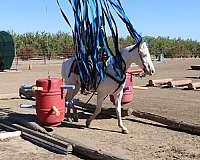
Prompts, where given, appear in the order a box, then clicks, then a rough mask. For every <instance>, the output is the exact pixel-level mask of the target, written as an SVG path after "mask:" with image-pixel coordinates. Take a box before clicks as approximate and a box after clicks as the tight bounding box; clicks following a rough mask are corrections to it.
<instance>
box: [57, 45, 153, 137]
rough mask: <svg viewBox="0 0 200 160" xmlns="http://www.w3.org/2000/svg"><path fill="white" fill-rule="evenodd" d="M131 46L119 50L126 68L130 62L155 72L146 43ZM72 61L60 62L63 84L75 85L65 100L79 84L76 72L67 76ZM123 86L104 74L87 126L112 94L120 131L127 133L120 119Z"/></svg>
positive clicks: (150, 72) (146, 72) (73, 92)
mask: <svg viewBox="0 0 200 160" xmlns="http://www.w3.org/2000/svg"><path fill="white" fill-rule="evenodd" d="M133 47H134V46H129V47H126V48H123V49H121V50H120V53H121V55H122V57H123V59H124V61H125V63H126V69H128V68H129V67H130V65H131V63H135V64H137V65H138V66H140V67H141V68H142V69H143V70H144V73H145V74H148V75H152V74H153V73H154V72H155V68H154V65H153V63H152V60H151V56H150V53H149V50H148V47H147V45H146V43H145V42H141V43H140V44H139V45H138V47H135V48H134V49H132V48H133ZM73 61H74V58H70V59H66V60H64V62H63V64H62V70H61V74H62V78H63V79H64V82H65V84H74V85H75V89H74V90H68V92H67V94H66V99H67V100H72V99H73V97H74V96H75V95H76V94H77V93H78V91H79V89H80V86H81V85H80V84H81V83H80V77H79V75H78V74H75V73H71V74H70V76H69V77H68V75H69V72H70V68H71V65H72V63H73ZM107 70H108V71H109V70H111V67H110V66H109V65H108V68H107ZM124 86H125V83H124V84H123V85H121V86H120V87H119V86H118V83H117V82H116V81H114V80H113V79H111V78H110V77H108V76H105V79H104V80H103V81H101V82H100V84H99V86H98V88H97V106H96V110H95V112H94V114H93V115H92V116H91V117H90V118H89V119H87V121H86V126H87V127H89V126H90V124H91V122H92V120H93V119H95V117H96V116H97V115H98V114H99V113H100V112H101V107H102V104H103V101H104V99H105V98H106V97H107V95H110V94H113V96H114V99H115V107H116V113H117V118H118V126H119V127H120V128H121V129H122V133H125V134H127V133H128V129H127V128H126V127H125V126H124V125H123V123H122V119H121V98H122V95H123V88H124ZM118 87H119V88H118ZM117 88H118V89H117ZM116 89H117V91H116Z"/></svg>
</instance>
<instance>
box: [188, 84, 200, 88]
mask: <svg viewBox="0 0 200 160" xmlns="http://www.w3.org/2000/svg"><path fill="white" fill-rule="evenodd" d="M188 89H193V90H197V89H200V82H192V83H189V84H188Z"/></svg>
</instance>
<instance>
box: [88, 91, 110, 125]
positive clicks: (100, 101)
mask: <svg viewBox="0 0 200 160" xmlns="http://www.w3.org/2000/svg"><path fill="white" fill-rule="evenodd" d="M106 96H107V95H106V94H104V93H98V94H97V106H96V109H95V112H94V114H93V115H92V116H91V117H90V118H88V119H87V121H86V126H87V127H89V126H90V124H91V122H92V120H93V119H95V118H96V116H97V115H98V114H99V113H100V112H101V107H102V104H103V101H104V98H105V97H106Z"/></svg>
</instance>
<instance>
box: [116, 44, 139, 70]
mask: <svg viewBox="0 0 200 160" xmlns="http://www.w3.org/2000/svg"><path fill="white" fill-rule="evenodd" d="M132 47H134V46H133V45H132V46H128V47H126V48H123V49H121V51H120V52H121V55H122V57H123V59H124V61H125V63H126V70H127V69H128V68H129V66H130V65H131V63H136V64H137V59H138V58H137V54H138V48H135V49H133V50H132V51H131V52H129V51H130V50H131V49H132Z"/></svg>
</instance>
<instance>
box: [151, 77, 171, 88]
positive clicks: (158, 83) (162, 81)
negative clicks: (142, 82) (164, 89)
mask: <svg viewBox="0 0 200 160" xmlns="http://www.w3.org/2000/svg"><path fill="white" fill-rule="evenodd" d="M172 80H173V79H172V78H167V79H155V80H149V84H147V85H148V86H152V87H160V86H162V85H165V84H167V83H168V82H170V81H172Z"/></svg>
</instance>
